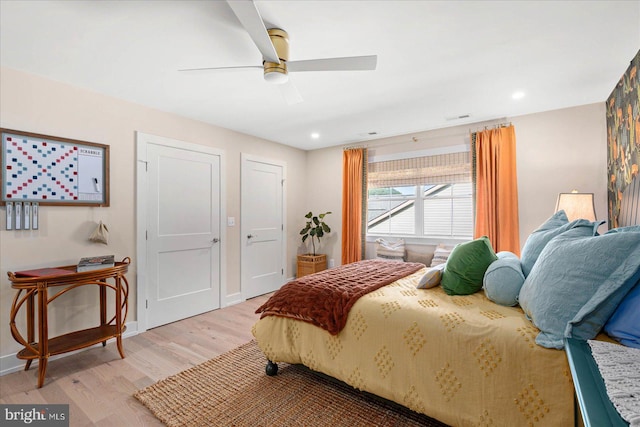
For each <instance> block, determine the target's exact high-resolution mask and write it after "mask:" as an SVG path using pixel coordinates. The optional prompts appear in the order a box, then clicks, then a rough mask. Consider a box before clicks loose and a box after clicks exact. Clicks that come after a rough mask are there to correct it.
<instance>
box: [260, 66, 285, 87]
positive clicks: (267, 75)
mask: <svg viewBox="0 0 640 427" xmlns="http://www.w3.org/2000/svg"><path fill="white" fill-rule="evenodd" d="M264 80H265V81H267V82H269V83H272V84H276V85H281V84H284V83H286V82H288V81H289V74H287V72H286V70H284V71H283V70H282V69H281V68H270V69H265V70H264Z"/></svg>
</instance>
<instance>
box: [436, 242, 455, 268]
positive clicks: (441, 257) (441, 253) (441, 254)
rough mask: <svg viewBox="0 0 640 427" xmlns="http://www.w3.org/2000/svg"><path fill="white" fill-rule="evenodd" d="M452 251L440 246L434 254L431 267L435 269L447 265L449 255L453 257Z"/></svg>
mask: <svg viewBox="0 0 640 427" xmlns="http://www.w3.org/2000/svg"><path fill="white" fill-rule="evenodd" d="M452 250H453V248H452V249H446V248H445V247H444V245H442V244H440V245H438V247H437V248H436V251H435V252H434V253H433V259H432V260H431V267H435V266H437V265H440V264H445V263H446V262H447V259H448V258H449V255H451V251H452Z"/></svg>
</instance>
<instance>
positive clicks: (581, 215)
mask: <svg viewBox="0 0 640 427" xmlns="http://www.w3.org/2000/svg"><path fill="white" fill-rule="evenodd" d="M559 210H564V212H565V213H566V214H567V218H568V219H569V221H573V220H575V219H587V220H589V221H595V220H596V209H595V205H594V204H593V193H578V192H576V191H574V192H571V193H560V194H558V202H557V203H556V212H558V211H559Z"/></svg>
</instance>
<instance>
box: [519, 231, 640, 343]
mask: <svg viewBox="0 0 640 427" xmlns="http://www.w3.org/2000/svg"><path fill="white" fill-rule="evenodd" d="M581 228H582V227H578V228H574V229H571V230H569V231H566V232H565V233H562V234H561V235H559V236H557V237H555V238H554V239H553V240H551V241H550V242H549V243H548V244H547V245H546V246H545V248H544V249H543V251H542V253H541V254H540V257H539V258H538V261H537V262H536V263H535V265H534V266H533V269H532V270H531V273H530V274H529V276H527V278H526V280H525V282H524V285H523V286H522V289H521V290H520V295H519V296H518V300H519V303H520V306H521V307H522V309H523V310H524V312H525V314H526V315H527V317H528V318H529V319H530V320H531V321H532V322H533V324H534V325H535V326H536V327H537V328H538V329H540V333H539V334H538V336H537V337H536V342H537V343H538V344H540V345H541V346H543V347H549V348H562V347H563V346H564V344H563V339H564V337H573V338H578V339H582V340H587V339H592V338H594V337H595V336H596V335H597V334H598V332H600V330H601V329H602V326H603V325H604V324H605V322H606V321H607V319H609V317H610V316H611V314H612V313H613V312H614V310H615V309H616V307H617V306H618V304H619V303H620V301H621V300H622V299H623V297H624V296H625V295H626V294H627V293H628V292H629V290H630V289H631V288H632V287H633V286H634V285H635V284H636V283H637V282H638V281H639V280H640V232H626V233H610V234H604V235H601V236H584V235H582V233H583V230H581Z"/></svg>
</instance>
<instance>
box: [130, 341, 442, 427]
mask: <svg viewBox="0 0 640 427" xmlns="http://www.w3.org/2000/svg"><path fill="white" fill-rule="evenodd" d="M265 364H266V360H265V357H264V355H263V354H262V352H261V351H260V350H259V348H258V346H257V344H256V342H255V341H250V342H249V343H247V344H244V345H242V346H240V347H238V348H236V349H234V350H231V351H230V352H228V353H225V354H223V355H221V356H218V357H216V358H215V359H211V360H209V361H207V362H204V363H202V364H200V365H197V366H194V367H193V368H190V369H188V370H186V371H183V372H180V373H178V374H176V375H173V376H171V377H169V378H166V379H164V380H161V381H158V382H157V383H155V384H153V385H151V386H149V387H146V388H144V389H142V390H139V391H137V392H136V393H135V394H134V396H135V397H136V398H137V399H138V400H139V401H140V402H142V403H143V404H144V405H145V406H146V407H147V408H149V409H150V410H151V412H153V414H154V415H155V416H156V417H157V418H158V419H159V420H160V421H162V422H163V423H165V424H166V425H168V426H189V427H192V426H234V427H243V426H247V427H249V426H251V427H255V426H265V427H276V426H291V427H293V426H309V427H322V426H331V427H340V426H344V427H353V426H398V427H399V426H403V427H404V426H434V427H442V426H444V424H441V423H439V422H438V421H435V420H433V419H431V418H429V417H427V416H425V415H422V414H418V413H416V412H413V411H410V410H409V409H406V408H404V407H402V406H400V405H396V404H395V403H392V402H389V401H386V400H382V399H380V398H377V397H375V396H372V395H370V394H367V393H362V392H359V391H357V390H356V389H354V388H352V387H351V386H349V385H347V384H344V383H342V382H339V381H337V380H335V379H332V378H329V377H327V376H324V375H322V374H318V373H315V372H313V371H311V370H309V369H307V368H305V367H303V366H298V365H288V364H285V363H280V364H279V368H280V369H279V371H278V375H276V376H275V377H269V376H267V375H266V374H265V372H264V368H265Z"/></svg>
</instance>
